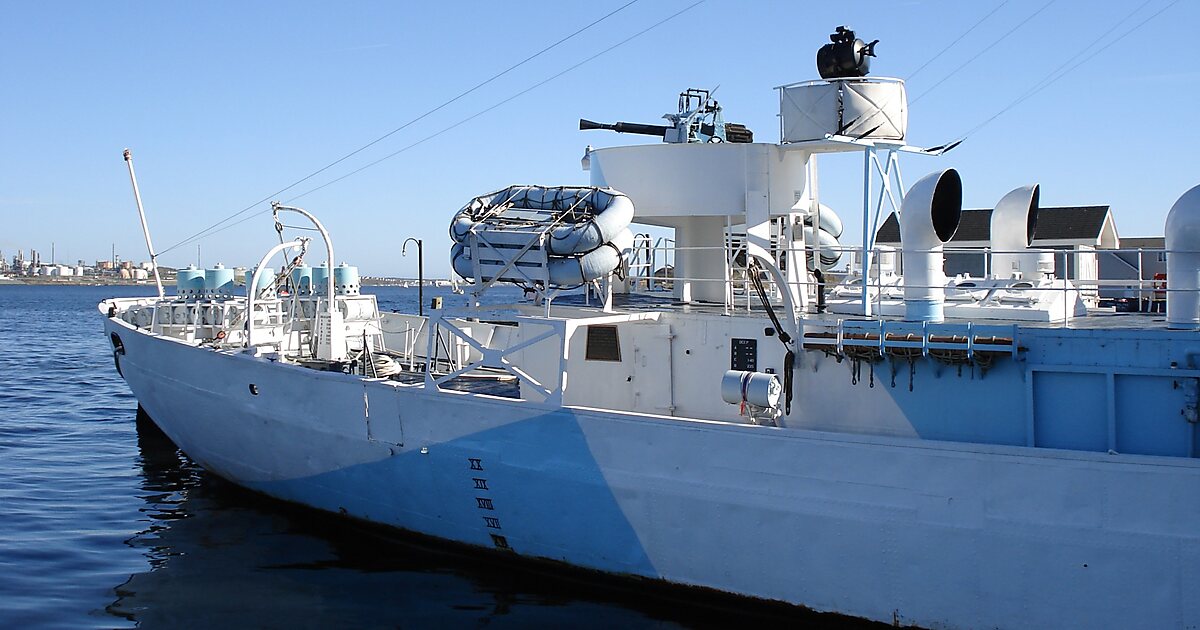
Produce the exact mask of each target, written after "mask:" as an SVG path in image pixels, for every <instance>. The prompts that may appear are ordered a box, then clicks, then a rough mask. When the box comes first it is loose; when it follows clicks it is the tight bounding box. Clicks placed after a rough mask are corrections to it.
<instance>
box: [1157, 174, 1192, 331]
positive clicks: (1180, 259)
mask: <svg viewBox="0 0 1200 630" xmlns="http://www.w3.org/2000/svg"><path fill="white" fill-rule="evenodd" d="M1163 233H1164V235H1165V236H1166V241H1167V283H1168V284H1167V328H1176V329H1185V330H1196V329H1200V186H1196V187H1194V188H1192V189H1191V190H1189V191H1187V192H1185V193H1183V196H1182V197H1180V198H1179V201H1176V202H1175V205H1173V206H1171V211H1170V212H1169V213H1167V225H1166V227H1165V229H1164V232H1163Z"/></svg>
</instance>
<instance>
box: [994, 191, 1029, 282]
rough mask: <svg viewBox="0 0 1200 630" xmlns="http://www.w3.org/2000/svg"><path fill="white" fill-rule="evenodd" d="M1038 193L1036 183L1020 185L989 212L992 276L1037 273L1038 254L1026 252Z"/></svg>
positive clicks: (1007, 276)
mask: <svg viewBox="0 0 1200 630" xmlns="http://www.w3.org/2000/svg"><path fill="white" fill-rule="evenodd" d="M1040 192H1041V187H1040V186H1039V185H1037V184H1033V185H1032V186H1022V187H1020V188H1018V189H1016V190H1013V191H1011V192H1009V193H1008V194H1007V195H1004V196H1003V197H1001V198H1000V201H999V202H998V203H997V204H996V209H995V210H992V230H991V231H992V252H993V254H992V274H993V275H994V276H996V277H997V278H1002V279H1008V278H1012V277H1014V276H1015V275H1016V274H1017V273H1019V274H1021V277H1028V276H1031V275H1033V274H1036V273H1037V271H1038V269H1037V264H1038V254H1037V252H1029V251H1027V250H1028V249H1029V246H1030V245H1032V244H1033V233H1034V229H1035V228H1036V227H1037V216H1038V197H1039V196H1040Z"/></svg>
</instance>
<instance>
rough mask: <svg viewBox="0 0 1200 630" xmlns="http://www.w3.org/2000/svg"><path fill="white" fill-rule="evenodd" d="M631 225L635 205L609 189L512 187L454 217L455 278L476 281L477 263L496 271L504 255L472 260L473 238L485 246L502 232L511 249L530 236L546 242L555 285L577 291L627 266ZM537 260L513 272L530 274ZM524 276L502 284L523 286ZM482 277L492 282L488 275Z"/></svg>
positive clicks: (524, 261) (521, 262)
mask: <svg viewBox="0 0 1200 630" xmlns="http://www.w3.org/2000/svg"><path fill="white" fill-rule="evenodd" d="M632 220H633V202H632V201H630V200H629V197H627V196H625V195H624V194H623V193H621V192H619V191H616V190H613V189H611V188H595V187H589V186H556V187H547V186H509V187H508V188H504V189H502V190H498V191H495V192H492V193H488V194H486V195H480V196H478V197H475V198H474V199H472V200H471V201H469V202H468V203H467V204H466V205H465V206H463V207H462V209H461V210H459V211H458V213H457V214H455V215H454V219H453V220H452V221H451V223H450V238H451V239H453V240H454V245H453V247H452V248H451V253H450V262H451V266H452V268H453V269H454V272H455V273H457V274H458V275H460V276H462V277H463V278H467V279H474V278H475V277H476V266H477V261H486V262H488V263H491V264H492V265H493V267H494V266H495V265H496V263H497V262H499V261H497V260H494V259H495V258H497V255H496V254H497V252H498V251H500V250H499V249H498V248H489V247H486V246H480V247H479V248H478V249H479V251H477V252H475V253H474V255H472V251H471V240H470V236H471V234H475V235H476V236H478V237H479V238H480V239H482V240H485V241H487V240H488V238H489V233H500V232H502V233H503V234H505V235H506V236H507V237H508V239H507V240H506V243H507V244H508V246H509V248H511V247H512V244H511V243H512V237H513V235H516V237H517V240H518V241H519V240H520V236H521V235H522V234H527V235H528V241H532V240H535V239H541V240H542V243H543V246H544V249H545V255H546V273H547V277H548V281H549V283H550V284H551V285H556V286H560V287H564V286H574V285H579V284H582V283H585V282H590V281H591V280H595V279H597V278H601V277H603V276H606V275H608V274H610V273H612V272H613V271H615V270H617V269H618V268H619V267H620V266H621V263H622V262H623V261H624V260H626V258H627V256H628V255H629V254H630V253H631V252H632V248H633V233H632V232H630V231H629V223H630V222H631V221H632ZM528 241H526V242H528ZM531 249H532V248H531ZM489 250H490V251H489ZM539 253H540V252H539ZM537 258H538V255H537V254H536V253H533V252H531V253H530V254H529V255H526V256H522V258H521V259H518V261H517V262H515V263H514V265H513V266H514V267H522V266H524V267H526V268H528V267H529V266H530V265H534V264H536V262H534V261H535V260H536V259H537ZM481 269H482V268H481ZM520 275H521V274H517V277H513V276H504V277H502V278H501V279H504V280H511V281H520ZM481 277H482V279H483V280H484V281H488V280H491V279H492V278H491V277H488V273H482V274H481Z"/></svg>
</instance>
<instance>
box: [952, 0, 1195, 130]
mask: <svg viewBox="0 0 1200 630" xmlns="http://www.w3.org/2000/svg"><path fill="white" fill-rule="evenodd" d="M1150 1H1151V0H1146V1H1145V2H1143V3H1142V4H1141V5H1140V6H1138V7H1137V8H1136V9H1134V10H1133V11H1130V12H1129V13H1128V14H1127V15H1126V16H1125V17H1123V18H1121V19H1120V20H1118V21H1117V23H1116V24H1114V25H1113V26H1112V27H1111V28H1109V29H1108V30H1107V31H1105V32H1104V33H1102V34H1101V35H1100V36H1099V37H1097V38H1096V39H1095V40H1093V41H1092V43H1091V44H1088V45H1087V46H1086V47H1085V48H1084V49H1083V50H1084V51H1086V50H1088V49H1090V48H1092V47H1093V46H1095V45H1096V44H1098V43H1100V41H1101V40H1103V39H1104V38H1105V37H1107V36H1108V35H1109V34H1111V33H1112V32H1113V31H1115V30H1117V28H1119V27H1120V26H1121V25H1122V24H1124V23H1126V22H1128V21H1129V19H1130V18H1132V17H1133V16H1134V15H1135V14H1136V13H1138V12H1140V11H1141V10H1142V9H1143V8H1145V6H1146V5H1148V4H1150ZM1176 4H1179V0H1172V2H1170V3H1168V4H1167V5H1165V6H1164V7H1163V8H1161V9H1159V10H1158V11H1156V12H1154V13H1153V14H1151V15H1150V16H1149V17H1147V18H1146V19H1144V20H1142V21H1141V22H1138V23H1137V24H1136V25H1135V26H1134V27H1133V28H1130V29H1129V30H1128V31H1125V32H1124V33H1122V34H1121V35H1120V36H1119V37H1117V38H1116V39H1114V40H1112V41H1110V42H1108V43H1107V44H1105V45H1103V46H1101V47H1100V48H1098V49H1096V51H1095V52H1093V53H1091V54H1089V55H1087V56H1086V57H1083V58H1082V59H1079V60H1078V61H1076V60H1075V59H1076V58H1075V57H1072V58H1070V59H1068V60H1067V61H1065V62H1063V63H1062V65H1060V66H1058V67H1057V68H1055V69H1054V70H1053V71H1051V72H1050V73H1049V74H1047V75H1046V76H1045V77H1043V78H1042V80H1041V81H1038V82H1037V83H1035V84H1034V85H1033V87H1031V88H1029V89H1028V90H1026V91H1025V92H1024V93H1022V94H1021V95H1020V96H1018V97H1017V98H1016V99H1014V100H1013V101H1012V102H1011V103H1009V104H1008V105H1006V106H1004V107H1003V108H1002V109H1001V110H1000V111H998V112H996V113H995V114H993V115H992V116H991V117H990V118H988V119H986V120H984V121H983V122H981V123H979V124H978V125H975V126H974V127H972V128H971V129H970V131H967V132H966V133H964V134H963V135H962V138H963V139H966V138H967V137H968V136H970V135H971V134H973V133H975V132H976V131H979V130H980V129H982V128H983V127H985V126H986V125H988V124H989V123H991V122H992V121H993V120H996V119H997V118H999V117H1000V116H1002V115H1004V114H1005V113H1007V112H1008V111H1009V110H1011V109H1012V108H1014V107H1016V106H1017V105H1020V104H1021V103H1023V102H1025V101H1026V100H1028V99H1029V98H1031V97H1032V96H1034V95H1035V94H1037V93H1038V92H1041V91H1042V90H1044V89H1046V88H1048V87H1050V86H1051V85H1053V84H1054V83H1055V82H1057V81H1058V80H1059V79H1061V78H1063V77H1064V76H1066V75H1068V74H1070V73H1071V72H1072V71H1073V70H1075V69H1076V68H1078V67H1079V66H1081V65H1083V64H1084V63H1087V62H1088V61H1090V60H1091V59H1092V58H1093V57H1095V56H1096V55H1098V54H1100V53H1102V52H1104V51H1105V50H1107V49H1108V48H1109V47H1111V46H1113V45H1114V44H1116V43H1117V42H1119V41H1121V40H1122V39H1125V38H1126V37H1129V36H1130V35H1132V34H1133V33H1134V31H1137V30H1138V29H1140V28H1141V27H1143V26H1145V25H1146V23H1147V22H1149V21H1150V20H1153V19H1154V18H1156V17H1158V16H1159V15H1161V14H1162V13H1163V12H1164V11H1166V10H1167V9H1170V8H1171V7H1173V6H1175V5H1176ZM1072 62H1074V63H1073V64H1072ZM1068 64H1072V65H1071V66H1070V67H1068V68H1066V69H1065V70H1064V69H1063V68H1064V67H1066V66H1067V65H1068Z"/></svg>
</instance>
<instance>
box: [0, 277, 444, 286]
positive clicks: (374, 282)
mask: <svg viewBox="0 0 1200 630" xmlns="http://www.w3.org/2000/svg"><path fill="white" fill-rule="evenodd" d="M439 281H440V282H447V281H446V280H426V281H425V286H426V287H437V286H439V285H436V284H434V283H435V282H439ZM174 282H175V280H174V279H173V278H172V279H171V280H167V279H165V278H164V279H163V286H164V287H167V286H174ZM416 283H417V281H416V279H411V280H410V279H406V278H371V279H370V280H366V279H365V278H364V281H363V282H362V283H361V285H362V286H364V287H392V286H400V285H409V286H411V287H412V288H416ZM0 286H77V287H132V286H147V287H152V286H154V282H153V281H152V280H150V281H148V280H122V279H119V278H87V277H85V278H77V277H70V276H68V277H65V278H64V277H61V276H58V277H56V276H49V277H43V276H21V277H16V278H0ZM443 286H444V285H443Z"/></svg>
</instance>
